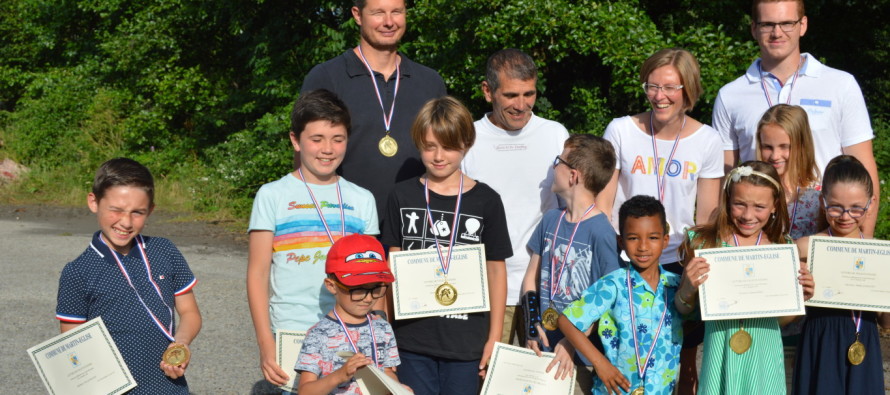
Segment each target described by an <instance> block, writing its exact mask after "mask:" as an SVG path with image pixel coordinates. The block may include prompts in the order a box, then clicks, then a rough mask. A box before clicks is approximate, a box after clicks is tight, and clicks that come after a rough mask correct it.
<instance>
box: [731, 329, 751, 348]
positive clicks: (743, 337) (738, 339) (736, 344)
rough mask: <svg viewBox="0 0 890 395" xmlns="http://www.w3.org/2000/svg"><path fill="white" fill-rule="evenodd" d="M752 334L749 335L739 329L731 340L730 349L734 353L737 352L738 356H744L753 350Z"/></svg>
mask: <svg viewBox="0 0 890 395" xmlns="http://www.w3.org/2000/svg"><path fill="white" fill-rule="evenodd" d="M751 343H752V340H751V334H749V333H748V332H747V331H746V330H744V329H742V328H739V330H738V331H736V333H733V334H732V336H731V337H730V338H729V348H731V349H732V351H735V353H736V354H744V353H745V351H748V349H749V348H751Z"/></svg>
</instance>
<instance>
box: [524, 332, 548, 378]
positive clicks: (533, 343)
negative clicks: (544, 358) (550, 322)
mask: <svg viewBox="0 0 890 395" xmlns="http://www.w3.org/2000/svg"><path fill="white" fill-rule="evenodd" d="M535 326H537V327H538V333H539V334H540V335H539V336H538V338H537V339H528V340H526V341H525V348H529V349H531V350H532V351H534V352H535V354H536V355H537V356H539V357H540V356H541V346H544V348H548V349H549V348H550V341H549V340H547V332H545V331H544V328H542V327H541V325H540V324H535ZM538 340H540V342H541V344H540V345H538ZM548 371H549V369H548Z"/></svg>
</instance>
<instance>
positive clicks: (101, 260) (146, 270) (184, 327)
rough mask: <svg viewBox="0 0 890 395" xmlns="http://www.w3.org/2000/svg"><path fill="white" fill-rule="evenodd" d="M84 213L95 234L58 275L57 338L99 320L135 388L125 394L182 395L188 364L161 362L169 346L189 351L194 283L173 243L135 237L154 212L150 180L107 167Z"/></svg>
mask: <svg viewBox="0 0 890 395" xmlns="http://www.w3.org/2000/svg"><path fill="white" fill-rule="evenodd" d="M87 205H88V206H89V207H90V210H91V211H92V212H94V213H96V217H97V218H98V220H99V231H98V232H96V233H95V234H94V235H93V240H92V241H91V242H90V245H89V247H87V249H86V251H84V252H83V253H82V254H81V255H80V256H79V257H77V259H75V260H74V261H71V262H69V263H68V264H67V265H65V268H64V269H63V270H62V276H61V278H60V279H59V294H58V304H57V306H56V318H57V319H58V320H59V321H60V323H61V330H62V332H66V331H69V330H71V329H74V328H75V327H77V326H78V325H80V324H82V323H84V322H86V321H88V320H91V319H93V318H96V317H100V316H101V317H102V320H103V321H104V322H105V326H106V327H108V331H109V332H110V334H111V338H112V339H113V340H114V343H115V344H116V345H117V348H118V349H119V350H120V353H121V355H122V356H123V358H124V361H126V363H127V367H128V368H129V369H130V373H132V375H133V378H134V379H135V380H136V384H137V386H136V388H134V389H133V390H132V391H130V392H129V394H134V395H136V394H151V395H155V394H183V395H188V393H189V391H188V385H187V384H186V381H185V377H184V374H185V369H186V367H188V360H186V361H185V362H183V363H181V364H179V365H176V366H171V365H169V364H167V363H165V362H163V361H162V355H163V354H164V351H166V350H167V349H168V348H171V347H174V346H176V347H185V349H186V350H188V346H189V344H190V343H191V342H192V340H193V339H194V338H195V336H197V335H198V331H200V330H201V313H200V311H198V304H197V302H196V301H195V294H194V293H193V292H192V288H193V287H194V286H195V283H197V280H196V279H195V276H194V275H193V274H192V271H191V270H190V269H189V267H188V264H187V263H186V261H185V258H183V257H182V254H180V253H179V250H177V249H176V247H175V246H174V245H173V243H171V242H170V241H169V240H167V239H162V238H159V237H146V236H143V235H142V234H141V232H142V229H143V228H144V227H145V221H146V219H148V216H149V215H150V214H151V212H152V210H154V179H153V178H152V176H151V173H150V172H149V171H148V169H147V168H146V167H145V166H143V165H142V164H140V163H139V162H136V161H134V160H132V159H127V158H116V159H111V160H109V161H107V162H105V163H103V164H102V166H101V167H99V170H98V171H97V172H96V178H95V179H94V180H93V189H92V192H90V193H89V194H88V195H87ZM174 310H175V311H176V313H178V314H179V325H178V327H175V325H174V321H175V319H174V316H173V311H174Z"/></svg>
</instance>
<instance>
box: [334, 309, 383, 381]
mask: <svg viewBox="0 0 890 395" xmlns="http://www.w3.org/2000/svg"><path fill="white" fill-rule="evenodd" d="M366 316H367V317H368V332H371V352H372V353H373V355H372V356H371V358H372V359H373V360H374V366H376V367H378V368H380V367H381V366H380V364H379V363H378V362H377V336H376V335H374V326H373V325H371V315H370V314H367V315H366ZM334 317H337V323H339V324H340V327H341V328H343V333H344V334H346V340H347V341H348V342H349V345H350V346H352V351H353V352H356V353H359V352H361V351H359V349H358V346H357V345H356V344H355V342H354V341H352V336H349V331H348V330H347V329H346V324H345V323H344V322H343V320H342V319H341V318H340V314H337V309H336V308H335V309H334Z"/></svg>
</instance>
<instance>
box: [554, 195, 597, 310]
mask: <svg viewBox="0 0 890 395" xmlns="http://www.w3.org/2000/svg"><path fill="white" fill-rule="evenodd" d="M594 207H596V203H594V204H591V205H590V207H588V208H587V211H585V212H584V215H582V216H581V218H579V219H578V222H576V223H575V229H573V230H572V235H571V236H570V237H569V244H567V245H566V252H565V253H563V256H562V265H560V266H559V272H557V271H556V264H557V263H559V260H558V259H557V255H556V237H557V236H559V225H561V224H562V219H563V217H565V216H566V211H568V210H562V214H560V215H559V220H558V221H556V230H555V231H554V232H553V240H551V241H550V303H551V304H553V295H555V294H556V291H555V289H556V288H558V287H559V282H560V280H562V274H563V273H565V268H566V262H568V260H569V251H571V249H572V243H573V242H574V241H575V233H577V232H578V226H580V225H581V221H583V220H584V217H586V216H587V214H590V212H591V211H593V208H594ZM554 276H555V277H556V281H553V278H554ZM566 294H568V292H566Z"/></svg>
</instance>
